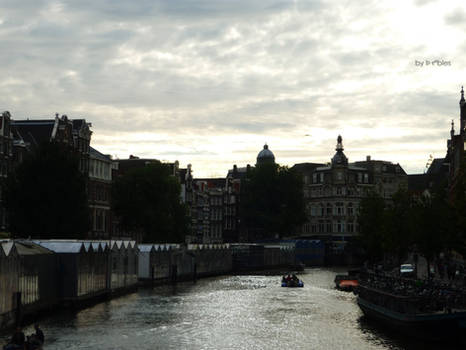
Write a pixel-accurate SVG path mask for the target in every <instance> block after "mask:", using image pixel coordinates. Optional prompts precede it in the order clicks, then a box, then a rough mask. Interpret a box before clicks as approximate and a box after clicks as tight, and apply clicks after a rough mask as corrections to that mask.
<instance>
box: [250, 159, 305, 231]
mask: <svg viewBox="0 0 466 350" xmlns="http://www.w3.org/2000/svg"><path fill="white" fill-rule="evenodd" d="M241 213H242V214H241V215H242V221H243V222H244V223H245V225H246V226H247V228H248V230H249V231H250V232H254V234H253V236H255V237H253V238H255V239H264V238H275V236H276V235H278V236H280V237H281V236H283V235H285V234H289V233H290V232H293V230H294V229H295V228H296V227H298V226H299V225H301V224H303V223H304V222H305V221H306V214H305V211H304V198H303V184H302V179H301V177H300V176H299V175H298V174H297V173H295V172H294V171H292V170H290V169H288V168H287V167H282V166H280V165H278V164H275V163H264V164H260V165H258V166H257V167H256V168H253V169H251V170H250V171H249V173H248V174H247V177H246V181H245V184H244V186H243V193H242V196H241Z"/></svg>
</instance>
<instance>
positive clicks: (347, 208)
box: [310, 202, 356, 216]
mask: <svg viewBox="0 0 466 350" xmlns="http://www.w3.org/2000/svg"><path fill="white" fill-rule="evenodd" d="M310 213H311V216H328V215H355V213H356V210H355V206H354V205H353V203H351V202H350V203H348V204H347V205H345V203H343V202H337V203H335V205H333V204H332V203H327V204H324V203H321V204H319V205H311V206H310Z"/></svg>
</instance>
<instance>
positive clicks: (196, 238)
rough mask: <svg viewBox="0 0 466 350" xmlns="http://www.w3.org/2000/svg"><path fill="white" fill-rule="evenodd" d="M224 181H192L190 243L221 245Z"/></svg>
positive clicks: (216, 179) (215, 179)
mask: <svg viewBox="0 0 466 350" xmlns="http://www.w3.org/2000/svg"><path fill="white" fill-rule="evenodd" d="M225 195H226V191H225V179H224V178H210V179H194V180H193V201H192V203H191V208H190V212H191V230H192V236H191V237H190V238H191V242H190V243H206V244H208V243H222V242H223V228H224V225H223V220H224V207H225V205H224V204H225V203H224V199H225Z"/></svg>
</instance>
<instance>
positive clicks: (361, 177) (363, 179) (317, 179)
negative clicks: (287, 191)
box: [304, 171, 369, 184]
mask: <svg viewBox="0 0 466 350" xmlns="http://www.w3.org/2000/svg"><path fill="white" fill-rule="evenodd" d="M335 175H336V180H338V181H343V180H344V176H343V175H344V174H343V172H342V171H338V172H337V173H336V174H335ZM353 179H354V180H356V182H358V183H365V184H367V183H369V174H368V173H357V174H356V178H353ZM324 180H325V173H323V172H322V173H317V172H316V173H313V174H312V183H313V184H317V183H323V182H324ZM354 180H353V181H354ZM304 183H306V184H308V183H309V177H308V176H305V178H304Z"/></svg>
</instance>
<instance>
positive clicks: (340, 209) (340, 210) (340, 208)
mask: <svg viewBox="0 0 466 350" xmlns="http://www.w3.org/2000/svg"><path fill="white" fill-rule="evenodd" d="M335 209H336V212H335V214H336V215H344V214H345V207H344V206H343V203H341V202H339V203H337V204H336V207H335Z"/></svg>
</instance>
